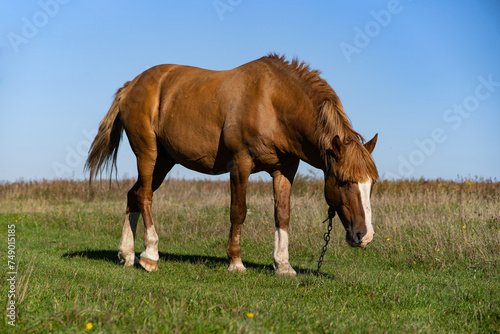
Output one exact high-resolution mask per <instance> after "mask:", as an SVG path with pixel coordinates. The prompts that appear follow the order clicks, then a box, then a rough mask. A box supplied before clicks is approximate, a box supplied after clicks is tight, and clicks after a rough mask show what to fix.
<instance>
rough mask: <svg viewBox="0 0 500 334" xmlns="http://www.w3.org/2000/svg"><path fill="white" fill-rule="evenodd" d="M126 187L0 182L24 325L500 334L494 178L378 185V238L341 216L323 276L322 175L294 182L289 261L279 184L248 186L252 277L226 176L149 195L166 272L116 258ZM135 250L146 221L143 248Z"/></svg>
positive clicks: (171, 184) (4, 248) (2, 326)
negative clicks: (235, 248)
mask: <svg viewBox="0 0 500 334" xmlns="http://www.w3.org/2000/svg"><path fill="white" fill-rule="evenodd" d="M131 185H132V182H131V181H120V182H119V183H118V184H117V183H116V182H113V183H112V186H111V188H110V187H109V183H107V182H102V183H99V182H96V183H94V184H93V185H92V189H93V190H92V192H89V188H88V184H87V183H85V182H72V181H52V182H18V183H4V184H0V222H1V236H2V238H1V239H2V240H3V241H2V244H1V246H0V254H1V260H2V261H1V264H0V265H1V270H0V279H1V281H2V284H1V288H0V296H1V298H3V299H2V300H4V302H5V305H6V307H7V306H8V304H7V300H8V294H9V288H10V284H4V283H5V282H6V280H7V279H8V278H9V275H8V272H9V269H8V260H9V259H8V243H7V236H8V225H13V224H14V225H15V258H14V262H15V263H16V265H17V266H18V269H17V275H16V284H15V289H16V318H15V324H16V327H15V328H14V327H12V326H11V325H9V324H8V321H9V319H8V318H7V317H3V319H2V322H1V323H0V332H2V333H5V332H9V331H12V332H14V331H16V332H22V333H30V332H34V333H43V332H50V333H57V332H64V333H75V332H86V333H91V332H94V333H98V332H105V333H118V332H120V333H156V332H165V333H210V332H212V333H223V332H228V333H269V332H276V333H289V332H290V333H294V332H297V333H298V332H300V333H329V332H334V333H344V332H369V333H370V332H373V333H381V332H390V333H399V332H427V333H436V332H437V333H439V332H467V333H470V332H473V333H484V332H500V270H499V265H500V183H498V182H496V183H495V182H491V181H480V180H475V181H471V180H466V181H462V182H445V181H429V182H426V181H423V180H422V181H399V182H388V181H384V182H380V183H377V184H376V185H375V188H374V191H373V195H372V211H373V213H374V218H373V219H374V228H375V231H376V235H375V239H374V241H373V242H372V243H371V244H370V245H369V246H368V247H367V248H366V249H364V250H362V249H353V248H350V247H348V246H347V244H346V243H345V241H344V236H345V232H344V230H343V227H342V225H341V224H340V222H339V220H338V218H335V221H334V229H333V231H332V240H331V242H330V245H329V249H328V251H327V253H326V256H325V261H324V263H323V267H322V272H323V273H324V276H321V277H317V276H315V275H314V269H315V268H316V266H317V259H318V256H319V254H320V250H321V247H322V246H323V240H322V234H323V233H324V232H325V231H326V226H324V225H322V224H321V222H322V221H323V220H324V219H325V218H326V211H327V205H326V204H325V202H324V198H323V188H322V182H319V181H314V180H308V179H307V178H304V177H299V178H298V179H297V180H296V183H295V184H294V189H293V192H292V213H291V227H290V263H291V264H292V266H293V267H294V268H295V269H296V270H297V271H298V276H297V277H293V278H291V277H275V275H274V272H273V269H272V255H271V252H272V241H273V233H274V231H273V229H274V221H273V202H272V198H273V197H272V186H271V185H270V183H266V182H254V183H252V184H251V185H250V187H249V190H248V196H247V202H248V210H249V211H248V215H247V220H246V222H245V225H244V228H243V235H242V258H243V262H244V263H245V265H246V266H247V269H248V270H247V272H246V273H237V274H232V273H229V272H227V266H228V261H227V259H226V242H227V236H228V233H229V207H228V205H229V186H228V184H227V183H224V182H207V181H179V180H169V181H166V182H165V183H164V185H162V187H161V188H160V189H159V190H158V191H157V192H156V193H155V197H154V201H153V217H154V219H155V222H156V229H157V232H158V235H159V237H160V245H159V249H160V252H161V253H160V262H159V270H158V272H154V273H147V272H145V271H143V270H141V269H139V268H133V269H125V268H123V267H122V266H121V265H119V264H118V261H117V247H118V243H119V240H120V236H121V229H122V226H121V225H122V216H123V212H124V209H125V194H126V192H127V190H128V188H129V187H130V186H131ZM142 250H143V248H142V226H141V227H139V229H138V238H137V240H136V252H138V253H139V252H141V251H142Z"/></svg>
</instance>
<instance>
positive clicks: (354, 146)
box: [325, 135, 378, 247]
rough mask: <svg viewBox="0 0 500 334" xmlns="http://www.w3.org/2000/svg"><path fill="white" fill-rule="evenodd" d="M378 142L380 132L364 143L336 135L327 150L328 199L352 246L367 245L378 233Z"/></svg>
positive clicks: (326, 187) (326, 184)
mask: <svg viewBox="0 0 500 334" xmlns="http://www.w3.org/2000/svg"><path fill="white" fill-rule="evenodd" d="M376 143H377V135H375V136H374V137H373V139H372V140H370V141H369V142H367V143H366V144H364V145H363V144H361V142H360V141H358V140H344V141H341V140H340V138H339V137H338V136H336V137H335V138H334V140H333V145H332V149H331V150H327V152H326V154H327V159H328V160H329V161H330V163H329V168H327V169H326V171H325V199H326V202H327V204H328V205H329V206H330V209H331V210H332V211H335V212H336V213H337V214H338V216H339V217H340V220H341V221H342V225H344V228H345V230H346V241H347V243H348V244H349V245H350V246H352V247H365V246H366V245H368V244H369V243H370V242H371V241H372V239H373V235H374V231H373V227H372V214H371V205H370V195H371V190H372V187H373V184H374V182H375V181H376V180H377V178H378V174H377V169H376V167H375V163H374V162H373V159H372V157H371V153H372V152H373V149H374V148H375V144H376Z"/></svg>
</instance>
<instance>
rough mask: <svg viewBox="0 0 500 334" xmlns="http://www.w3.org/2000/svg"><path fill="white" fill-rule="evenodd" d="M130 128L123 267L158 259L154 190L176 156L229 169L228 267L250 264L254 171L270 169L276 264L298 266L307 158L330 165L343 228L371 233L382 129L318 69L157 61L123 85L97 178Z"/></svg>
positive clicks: (332, 197)
mask: <svg viewBox="0 0 500 334" xmlns="http://www.w3.org/2000/svg"><path fill="white" fill-rule="evenodd" d="M123 130H125V133H126V134H127V137H128V140H129V143H130V146H131V147H132V150H133V152H134V154H135V155H136V157H137V169H138V174H139V176H138V180H137V182H136V183H135V185H134V186H133V187H132V188H131V189H130V191H129V192H128V195H127V209H126V213H125V218H124V223H123V233H122V237H121V241H120V246H119V250H118V256H119V258H120V259H121V260H122V262H124V263H125V267H131V266H134V264H137V263H139V264H140V265H141V266H142V267H143V268H144V269H146V270H147V271H154V270H157V268H158V259H159V254H158V235H157V234H156V231H155V227H154V224H153V218H152V216H151V203H152V200H153V192H154V191H155V190H156V189H157V188H158V187H159V186H160V184H161V183H162V182H163V180H164V179H165V176H166V175H167V173H168V172H169V171H170V170H171V169H172V167H173V166H174V165H175V164H181V165H183V166H185V167H186V168H189V169H192V170H195V171H198V172H201V173H206V174H222V173H227V172H229V174H230V186H231V210H230V221H231V228H230V231H229V242H228V246H227V256H228V257H229V261H230V265H229V271H244V270H245V266H244V265H243V262H242V261H241V251H240V235H241V228H242V224H243V221H244V220H245V216H246V213H247V207H246V190H247V185H248V177H249V176H250V174H252V173H255V172H260V171H266V172H268V173H269V174H270V175H271V176H272V178H273V189H274V217H275V233H274V250H273V259H274V268H275V271H276V274H277V275H295V274H296V273H295V270H294V269H293V268H292V267H291V266H290V263H289V260H288V225H289V221H290V191H291V188H292V182H293V179H294V177H295V173H296V171H297V167H298V165H299V161H300V160H303V161H305V162H307V163H308V164H310V165H312V166H314V167H316V168H318V169H321V170H323V172H324V177H325V199H326V202H327V204H328V205H329V207H330V209H331V210H332V212H333V211H335V212H336V213H337V214H338V215H339V217H340V220H341V221H342V224H343V225H344V228H345V230H346V241H347V243H348V244H349V245H350V246H353V247H365V246H366V245H367V244H368V243H369V242H370V241H371V240H372V238H373V234H374V232H373V227H372V223H371V207H370V193H371V189H372V186H373V183H374V182H375V181H376V180H377V178H378V173H377V169H376V167H375V163H374V161H373V159H372V157H371V152H372V151H373V149H374V147H375V144H376V141H377V135H375V137H374V138H373V139H372V140H370V141H369V142H367V143H365V141H364V139H363V137H362V136H361V135H360V134H359V133H357V132H356V131H354V130H353V129H352V126H351V123H350V121H349V118H348V117H347V115H346V114H345V112H344V110H343V107H342V104H341V102H340V99H339V97H338V96H337V94H336V93H335V92H334V90H333V89H332V88H331V87H330V86H329V85H328V83H327V82H326V81H325V80H323V79H322V78H321V77H320V72H319V71H316V70H311V69H310V68H309V65H307V64H305V63H303V62H299V61H298V60H296V59H294V60H293V61H292V62H289V61H287V60H285V58H284V56H278V55H276V54H269V55H268V56H266V57H262V58H260V59H257V60H254V61H252V62H249V63H247V64H244V65H242V66H239V67H237V68H234V69H232V70H227V71H211V70H206V69H201V68H196V67H189V66H181V65H158V66H155V67H152V68H150V69H148V70H146V71H145V72H143V73H141V74H140V75H138V76H137V77H136V78H135V79H133V80H132V81H129V82H126V83H125V85H124V86H123V87H122V88H120V89H119V90H118V92H117V93H116V97H115V100H114V102H113V104H112V105H111V107H110V109H109V111H108V113H107V114H106V116H105V117H104V119H103V120H102V121H101V124H100V126H99V132H98V134H97V136H96V137H95V139H94V141H93V143H92V146H91V148H90V151H89V156H88V159H87V162H86V169H88V170H90V179H92V178H93V177H95V176H96V175H97V173H99V171H100V170H102V169H103V168H107V167H114V168H116V155H117V151H118V145H119V143H120V139H121V135H122V132H123ZM139 215H142V218H143V221H144V247H145V250H144V251H143V252H142V253H141V255H140V259H137V258H136V256H135V251H134V238H135V232H136V227H137V222H138V218H139Z"/></svg>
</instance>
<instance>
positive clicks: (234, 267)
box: [227, 263, 247, 273]
mask: <svg viewBox="0 0 500 334" xmlns="http://www.w3.org/2000/svg"><path fill="white" fill-rule="evenodd" d="M227 270H228V271H229V272H230V273H236V272H245V271H247V268H245V266H244V265H243V263H237V264H230V265H229V268H227Z"/></svg>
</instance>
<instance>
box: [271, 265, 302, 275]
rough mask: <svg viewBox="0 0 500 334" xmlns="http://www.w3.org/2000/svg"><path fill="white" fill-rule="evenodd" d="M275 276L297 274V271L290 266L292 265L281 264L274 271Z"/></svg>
mask: <svg viewBox="0 0 500 334" xmlns="http://www.w3.org/2000/svg"><path fill="white" fill-rule="evenodd" d="M275 274H276V276H290V277H294V276H297V272H296V271H295V270H294V269H293V268H292V266H290V265H288V266H282V267H281V268H278V269H277V270H276V271H275Z"/></svg>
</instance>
